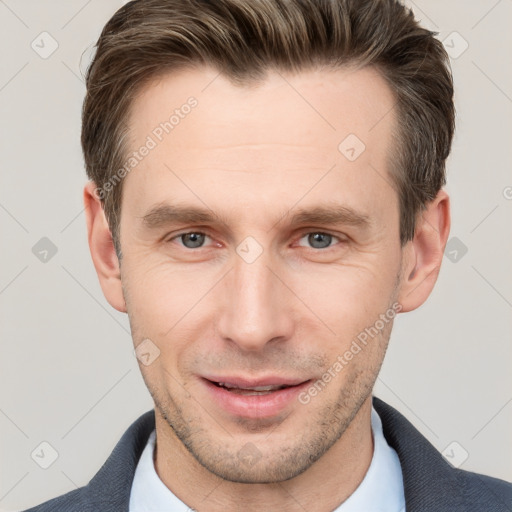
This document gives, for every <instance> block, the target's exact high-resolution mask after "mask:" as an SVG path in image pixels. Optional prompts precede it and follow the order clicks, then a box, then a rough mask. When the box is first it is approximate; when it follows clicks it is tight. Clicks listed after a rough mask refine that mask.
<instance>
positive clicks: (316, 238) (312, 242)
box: [299, 231, 340, 249]
mask: <svg viewBox="0 0 512 512" xmlns="http://www.w3.org/2000/svg"><path fill="white" fill-rule="evenodd" d="M304 239H306V243H307V244H309V246H310V247H312V248H313V249H327V248H329V246H330V245H331V243H332V241H333V239H334V240H338V241H339V240H340V239H339V238H338V237H336V236H334V235H330V234H329V233H322V232H320V231H317V232H312V233H307V234H305V235H304V236H303V237H302V238H301V239H300V240H299V245H301V246H304V244H302V243H301V241H302V240H304Z"/></svg>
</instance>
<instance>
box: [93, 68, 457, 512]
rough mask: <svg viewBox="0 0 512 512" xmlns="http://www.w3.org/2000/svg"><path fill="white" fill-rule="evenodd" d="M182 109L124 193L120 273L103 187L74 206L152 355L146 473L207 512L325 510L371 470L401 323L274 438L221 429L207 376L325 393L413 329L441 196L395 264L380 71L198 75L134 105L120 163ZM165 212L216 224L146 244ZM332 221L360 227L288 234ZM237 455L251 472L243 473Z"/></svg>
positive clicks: (276, 425) (391, 117)
mask: <svg viewBox="0 0 512 512" xmlns="http://www.w3.org/2000/svg"><path fill="white" fill-rule="evenodd" d="M190 96H194V97H195V98H196V99H197V101H198V105H197V107H195V108H194V109H193V110H192V111H191V113H190V114H189V115H188V116H186V117H185V118H184V119H183V120H181V121H180V124H179V125H178V126H176V127H175V128H174V130H173V131H172V132H171V133H170V134H169V135H168V136H166V137H165V138H164V139H163V140H162V142H160V143H159V144H158V146H157V147H156V148H155V149H153V150H152V151H151V152H150V154H149V155H148V156H147V157H145V158H144V159H143V160H142V161H141V162H140V163H139V165H138V166H137V167H136V169H134V170H133V171H131V172H130V173H129V174H128V175H127V176H126V178H125V180H124V185H123V199H122V209H121V217H120V242H121V248H122V253H123V257H122V261H121V264H120V263H119V261H118V258H117V256H116V254H115V251H114V248H113V245H112V238H111V234H110V231H109V228H108V224H107V221H106V219H105V215H104V213H103V210H102V207H101V204H100V202H99V201H98V199H97V197H96V196H95V194H94V189H95V184H94V183H89V184H87V186H86V187H85V191H84V198H85V205H86V212H87V226H88V233H89V244H90V248H91V254H92V258H93V261H94V265H95V267H96V270H97V273H98V276H99V280H100V283H101V286H102V289H103V292H104V294H105V297H106V298H107V300H108V301H109V303H110V304H111V305H112V306H113V307H114V308H116V309H117V310H119V311H123V312H127V313H128V315H129V319H130V325H131V328H132V335H133V340H134V345H135V346H138V345H139V343H141V342H142V340H144V339H147V338H149V339H150V340H151V341H152V342H153V343H154V344H155V345H156V346H157V347H158V349H159V350H160V355H159V357H158V358H157V359H155V361H153V362H152V363H151V364H150V365H148V366H145V365H143V364H141V363H140V362H139V366H140V369H141V372H142V375H143V378H144V380H145V383H146V385H147V387H148V389H149V391H150V393H151V395H152V397H153V399H154V401H155V419H156V433H157V445H156V450H155V451H156V456H155V468H156V471H157V473H158V475H159V477H160V479H161V480H162V481H163V482H164V484H165V485H166V486H167V487H168V488H169V489H171V490H172V491H173V492H174V493H175V494H176V495H177V496H178V497H179V498H180V499H181V500H182V501H184V502H185V503H186V504H187V505H188V506H190V507H192V508H194V509H196V510H199V511H206V510H207V511H217V510H219V511H220V510H222V511H238V510H244V511H248V510H284V511H295V510H317V511H320V512H322V511H330V510H333V509H334V508H335V507H337V506H338V505H339V504H340V503H342V502H343V501H344V500H345V499H346V498H347V497H348V496H350V495H351V494H352V493H353V492H354V490H355V489H356V488H357V486H358V485H359V484H360V483H361V481H362V480H363V478H364V475H365V473H366V471H367V470H368V467H369V465H370V462H371V458H372V454H373V439H372V433H371V423H370V414H371V406H372V403H371V392H372V388H373V385H374V382H375V379H376V377H377V374H378V371H379V369H380V366H381V364H382V361H383V358H384V354H385V351H386V348H387V345H388V341H389V336H390V333H391V328H392V322H389V323H388V324H386V326H385V328H384V329H382V330H381V331H380V333H379V335H377V336H376V337H374V338H373V339H372V340H371V342H370V343H368V344H367V345H366V346H365V347H364V350H362V351H361V352H360V353H359V354H357V355H356V356H354V358H353V359H352V360H351V361H350V362H349V363H348V364H347V365H346V366H344V367H343V369H342V370H341V371H339V372H338V373H337V374H336V376H335V377H334V378H332V380H331V381H330V382H329V383H328V385H326V386H325V387H324V388H323V389H322V391H321V392H319V393H318V394H317V395H316V396H314V397H312V398H311V400H310V401H309V403H307V404H302V403H300V402H299V401H297V400H294V401H293V402H292V403H291V404H289V406H287V407H286V408H285V409H284V411H282V412H280V413H279V414H276V415H275V416H273V417H270V418H263V417H262V418H260V417H255V418H245V417H240V416H236V415H233V414H230V413H228V412H226V411H225V410H224V409H222V408H221V407H219V406H218V405H217V403H216V402H215V401H213V400H212V399H211V397H210V395H209V394H208V392H207V390H206V389H205V386H204V384H203V382H202V381H201V379H200V377H199V376H200V375H207V374H215V375H244V376H248V377H258V376H263V375H265V376H266V375H278V376H282V377H293V378H300V379H301V380H307V379H312V381H316V380H317V379H320V378H321V377H322V375H323V374H324V373H325V372H326V371H327V370H328V368H329V367H331V366H332V365H333V363H334V362H335V361H336V360H337V357H338V356H339V355H343V354H344V353H345V351H346V350H347V349H348V348H349V347H350V344H351V342H352V340H354V339H355V338H356V337H357V335H358V334H359V333H360V332H361V331H363V330H364V329H365V328H366V327H369V326H372V325H374V324H375V322H376V320H378V319H379V315H381V314H383V313H385V312H386V311H388V310H389V309H390V308H391V307H392V304H394V303H397V302H398V303H399V304H400V307H401V308H402V309H401V310H402V312H407V311H411V310H414V309H415V308H417V307H418V306H420V305H421V304H423V303H424V301H425V300H426V299H427V297H428V296H429V294H430V292H431V290H432V288H433V286H434V284H435V281H436V279H437V276H438V273H439V269H440V265H441V261H442V257H443V251H444V247H445V244H446V240H447V237H448V233H449V228H450V215H449V198H448V195H447V194H446V192H445V191H444V190H441V191H440V192H439V193H438V195H437V197H436V198H435V199H434V200H433V201H432V202H431V203H429V204H428V205H427V208H426V210H425V211H424V212H423V213H422V215H421V216H419V218H418V221H417V229H416V234H415V237H414V240H412V241H410V242H408V243H407V244H406V245H405V246H404V247H401V246H400V241H399V206H398V195H397V193H396V191H395V190H394V189H393V188H392V187H391V186H390V179H389V175H390V168H389V158H388V157H389V155H390V154H391V152H392V151H393V144H394V143H393V138H392V130H393V127H394V125H395V123H396V118H395V110H394V109H393V104H394V99H393V95H392V92H391V90H390V89H389V87H388V86H387V84H386V83H385V81H384V80H383V78H382V77H381V76H380V75H379V74H378V73H377V71H375V70H374V69H368V68H367V69H359V70H354V69H342V70H336V71H333V70H329V71H327V70H325V69H324V70H309V71H303V72H301V73H300V74H296V75H293V76H292V75H285V74H282V73H277V72H274V71H273V72H269V73H268V75H267V76H266V78H265V80H264V81H263V82H262V83H260V84H257V85H253V86H251V87H240V86H235V85H233V84H231V83H230V82H229V81H228V80H227V79H226V78H224V77H223V76H222V75H218V73H217V72H216V71H214V70H211V69H208V68H197V69H193V70H190V69H189V70H183V71H180V72H175V73H172V74H168V75H165V76H164V77H162V78H161V79H159V80H158V81H154V82H152V83H150V84H149V85H147V86H146V88H145V89H144V90H143V91H142V92H141V93H140V94H139V96H138V97H137V98H136V100H135V102H134V104H133V109H132V111H131V114H130V120H129V121H130V122H129V126H130V144H131V147H133V148H134V149H135V148H138V147H139V146H140V145H141V144H143V143H144V141H145V140H146V137H147V135H148V134H150V133H151V132H152V130H153V129H154V128H155V126H157V125H158V124H159V123H160V122H162V121H163V120H165V119H166V118H167V117H168V114H167V112H171V113H172V111H173V110H174V109H175V108H179V106H180V105H182V104H183V103H185V102H186V100H187V98H189V97H190ZM351 133H352V134H356V135H357V136H358V137H359V139H361V140H362V141H363V142H364V144H365V146H366V149H365V151H364V152H363V153H362V154H361V155H360V156H359V157H358V158H357V159H356V160H355V161H353V162H351V161H349V160H348V159H347V158H345V156H344V155H343V154H342V153H341V152H340V151H339V150H338V145H339V144H340V142H341V141H342V140H343V139H344V138H345V137H346V136H347V135H348V134H351ZM163 204H170V205H178V204H179V205H187V206H191V207H198V208H206V209H208V210H210V211H212V212H214V213H215V214H218V215H219V216H221V217H222V220H218V221H214V222H208V223H198V222H179V223H176V222H167V221H166V222H160V223H156V224H157V225H153V226H152V227H150V226H149V225H148V224H147V223H146V222H144V220H143V219H144V216H146V215H147V214H148V212H149V211H150V210H151V209H152V208H153V207H155V206H158V205H163ZM334 204H338V205H342V206H344V207H346V208H350V209H352V210H354V211H357V212H359V213H360V214H363V215H364V216H365V217H366V218H367V220H368V224H367V225H365V226H362V225H352V224H351V223H348V222H336V223H329V222H315V223H309V222H308V223H306V224H304V223H302V224H294V223H293V222H292V221H293V215H294V214H295V213H297V212H298V211H299V210H300V209H304V210H309V209H312V208H314V207H318V206H320V207H322V206H323V207H325V206H326V205H327V206H333V205H334ZM154 219H155V217H153V220H154ZM160 220H161V219H160ZM153 224H155V223H153ZM187 232H188V233H191V232H195V233H198V232H199V233H204V234H206V235H208V236H207V237H205V238H204V239H202V240H204V245H203V246H199V247H198V248H187V247H186V246H185V245H184V241H183V239H182V238H180V237H179V236H177V235H181V234H183V233H187ZM311 233H328V234H330V235H332V238H331V239H329V238H328V237H322V236H320V238H321V241H322V243H325V245H326V246H322V247H321V248H320V247H318V245H315V246H312V243H311V238H310V237H309V236H308V235H309V234H311ZM248 236H250V237H253V238H254V239H255V240H256V241H257V243H258V244H259V246H260V247H261V250H262V253H261V255H260V256H259V257H258V258H257V259H256V260H255V261H253V262H252V263H248V262H246V261H245V260H244V259H243V258H242V257H241V256H240V255H239V254H238V253H237V251H236V249H237V246H238V245H239V244H240V243H241V242H242V241H243V240H244V239H245V238H246V237H248ZM185 243H187V241H185ZM329 244H330V245H329ZM248 446H249V447H250V449H251V450H253V452H254V453H257V457H256V459H257V460H256V462H254V463H251V464H249V463H247V462H244V460H242V458H241V457H240V451H241V450H243V449H245V450H247V449H248V448H247V447H248ZM244 447H245V448H244ZM242 453H243V452H242ZM333 468H335V470H334V471H333Z"/></svg>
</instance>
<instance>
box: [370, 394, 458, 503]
mask: <svg viewBox="0 0 512 512" xmlns="http://www.w3.org/2000/svg"><path fill="white" fill-rule="evenodd" d="M373 406H374V407H375V409H376V411H377V412H378V413H379V416H380V418H381V420H382V429H383V431H384V437H385V438H386V441H387V442H388V444H389V445H390V446H391V447H392V448H393V449H394V450H395V451H396V453H397V454H398V458H399V459H400V465H401V466H402V474H403V479H404V493H405V505H406V509H407V511H414V512H427V511H428V512H431V511H432V510H439V503H440V497H442V500H443V509H446V510H450V512H463V511H466V510H468V508H467V506H466V504H465V500H464V496H463V494H462V492H461V490H460V489H461V484H460V482H459V481H458V479H457V471H456V470H455V469H454V468H453V467H452V466H450V464H449V463H448V462H446V460H445V459H444V458H443V456H442V455H441V454H440V453H439V452H438V451H437V449H436V448H434V446H433V445H432V444H430V442H429V441H427V439H426V438H425V437H423V436H422V435H421V434H420V433H419V432H418V430H416V428H415V427H414V426H413V425H412V424H411V423H410V422H409V421H408V420H407V419H406V418H404V416H402V415H401V414H400V413H399V412H398V411H397V410H395V409H393V407H391V406H389V405H387V404H386V403H385V402H383V401H382V400H380V399H378V398H376V397H373ZM432 489H435V492H432Z"/></svg>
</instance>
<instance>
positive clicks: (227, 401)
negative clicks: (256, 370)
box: [202, 379, 309, 418]
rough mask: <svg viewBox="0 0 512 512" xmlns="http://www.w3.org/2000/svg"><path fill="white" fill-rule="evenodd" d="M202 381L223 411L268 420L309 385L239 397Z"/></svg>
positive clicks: (204, 380)
mask: <svg viewBox="0 0 512 512" xmlns="http://www.w3.org/2000/svg"><path fill="white" fill-rule="evenodd" d="M202 381H203V382H204V383H205V385H206V389H207V390H208V391H209V392H210V394H211V396H212V397H213V399H214V400H215V402H216V403H217V404H218V405H220V406H221V407H222V408H223V409H224V410H225V411H227V412H228V413H230V414H233V415H235V416H243V417H246V418H269V417H272V416H275V415H276V414H279V413H280V412H282V411H283V410H284V409H285V408H286V407H287V406H288V405H290V404H291V403H292V402H293V401H294V400H296V399H297V395H298V394H299V393H300V392H301V391H302V390H304V389H305V388H306V387H307V386H308V384H309V381H306V382H303V383H302V384H298V385H297V386H290V387H287V388H283V389H278V390H277V391H273V392H272V393H267V394H261V395H240V394H237V393H233V392H231V391H228V390H227V389H226V388H222V387H220V386H217V385H215V384H213V382H211V381H209V380H207V379H202Z"/></svg>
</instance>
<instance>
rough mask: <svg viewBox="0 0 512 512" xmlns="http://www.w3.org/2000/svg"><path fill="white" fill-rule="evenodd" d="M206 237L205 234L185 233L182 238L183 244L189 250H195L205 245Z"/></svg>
mask: <svg viewBox="0 0 512 512" xmlns="http://www.w3.org/2000/svg"><path fill="white" fill-rule="evenodd" d="M205 238H206V235H205V234H204V233H193V232H192V233H183V235H181V236H180V240H181V243H182V244H183V245H184V246H185V247H187V248H188V249H195V248H197V247H201V246H202V245H203V244H204V241H205Z"/></svg>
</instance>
